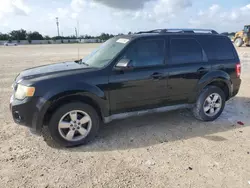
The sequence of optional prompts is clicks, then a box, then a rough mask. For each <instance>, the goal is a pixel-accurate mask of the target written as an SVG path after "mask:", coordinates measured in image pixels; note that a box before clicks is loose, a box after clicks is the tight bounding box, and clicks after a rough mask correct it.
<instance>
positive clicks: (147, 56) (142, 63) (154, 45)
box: [123, 39, 164, 67]
mask: <svg viewBox="0 0 250 188" xmlns="http://www.w3.org/2000/svg"><path fill="white" fill-rule="evenodd" d="M123 58H125V59H130V60H132V65H133V66H134V67H147V66H155V65H163V64H164V40H162V39H151V40H150V39H149V40H139V41H137V42H135V43H134V44H132V45H131V46H130V47H129V48H128V50H127V51H126V52H125V54H124V55H123Z"/></svg>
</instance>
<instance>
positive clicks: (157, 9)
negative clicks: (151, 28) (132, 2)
mask: <svg viewBox="0 0 250 188" xmlns="http://www.w3.org/2000/svg"><path fill="white" fill-rule="evenodd" d="M191 6H192V2H191V0H174V1H173V0H157V1H149V2H146V3H145V4H144V9H140V10H137V11H132V10H130V11H116V12H114V15H116V16H130V17H132V19H133V20H135V19H144V20H148V21H154V22H157V23H162V22H166V21H168V20H170V19H171V18H173V17H175V16H176V15H177V14H178V13H180V12H182V11H184V10H186V9H187V8H189V7H191Z"/></svg>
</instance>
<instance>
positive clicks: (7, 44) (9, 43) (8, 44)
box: [3, 42, 17, 46]
mask: <svg viewBox="0 0 250 188" xmlns="http://www.w3.org/2000/svg"><path fill="white" fill-rule="evenodd" d="M3 45H4V46H17V43H15V42H13V43H12V42H5V43H4V44H3Z"/></svg>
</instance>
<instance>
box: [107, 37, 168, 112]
mask: <svg viewBox="0 0 250 188" xmlns="http://www.w3.org/2000/svg"><path fill="white" fill-rule="evenodd" d="M164 57H165V41H164V39H161V38H156V39H139V40H137V41H134V42H133V43H132V44H130V46H128V48H127V50H126V51H125V53H124V54H122V56H121V59H123V58H124V59H129V60H131V66H132V67H133V69H132V70H127V71H116V70H113V71H112V73H111V76H110V78H109V86H110V87H109V88H110V90H109V91H110V107H111V113H112V114H116V113H122V112H128V111H136V110H143V109H147V108H155V107H158V106H160V105H162V104H163V103H164V100H165V99H166V97H167V90H166V89H167V69H166V65H165V63H164V62H165V58H164Z"/></svg>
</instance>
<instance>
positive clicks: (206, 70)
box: [197, 67, 209, 73]
mask: <svg viewBox="0 0 250 188" xmlns="http://www.w3.org/2000/svg"><path fill="white" fill-rule="evenodd" d="M208 71H209V70H208V69H206V68H203V67H201V68H199V69H198V70H197V72H198V73H204V72H208Z"/></svg>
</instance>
